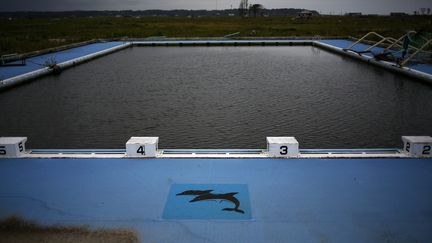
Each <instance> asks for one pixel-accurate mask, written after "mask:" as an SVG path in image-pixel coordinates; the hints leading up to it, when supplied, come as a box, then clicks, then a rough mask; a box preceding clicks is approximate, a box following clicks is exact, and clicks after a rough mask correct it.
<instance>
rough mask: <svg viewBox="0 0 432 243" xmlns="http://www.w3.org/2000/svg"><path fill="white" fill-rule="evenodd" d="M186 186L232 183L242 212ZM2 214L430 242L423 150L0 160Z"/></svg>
mask: <svg viewBox="0 0 432 243" xmlns="http://www.w3.org/2000/svg"><path fill="white" fill-rule="evenodd" d="M186 189H194V190H198V189H200V190H204V189H213V190H215V193H228V192H238V194H237V195H236V196H237V198H238V199H239V201H240V207H239V208H240V209H243V210H244V211H245V213H249V214H250V218H248V217H247V216H243V214H241V213H238V212H232V211H224V210H222V209H223V208H226V207H233V204H232V203H231V204H230V202H226V201H224V202H219V201H218V200H213V201H211V200H210V201H205V202H193V203H189V200H190V199H191V198H194V196H190V195H189V196H188V195H186V196H177V195H176V194H178V193H179V192H182V191H183V190H186ZM246 194H247V195H246ZM246 204H249V206H247V205H246ZM167 208H168V209H167ZM167 210H168V211H167ZM169 210H171V211H169ZM176 210H179V211H182V212H181V213H176V212H177V211H176ZM164 213H165V216H164ZM188 213H190V214H191V215H192V216H191V217H188V215H189V214H188ZM219 214H220V215H219ZM223 214H225V216H224V215H223ZM9 215H20V216H22V217H23V218H26V219H29V220H35V221H37V222H39V223H43V224H64V225H83V224H84V225H89V226H90V227H108V228H111V227H126V228H132V229H135V230H136V231H137V232H138V233H139V237H140V239H141V240H142V242H168V243H169V242H188V243H194V242H200V243H201V242H247V243H251V242H431V239H432V159H406V158H398V159H0V218H3V217H7V216H9ZM196 215H198V216H196ZM199 215H201V216H199ZM203 215H204V216H203ZM215 215H216V216H218V215H219V216H218V217H219V218H217V217H216V216H215ZM226 215H228V216H226ZM189 216H190V215H189Z"/></svg>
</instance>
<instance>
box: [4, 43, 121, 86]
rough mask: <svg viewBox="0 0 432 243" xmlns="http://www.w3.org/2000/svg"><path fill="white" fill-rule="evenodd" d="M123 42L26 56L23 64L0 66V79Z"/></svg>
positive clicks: (95, 44)
mask: <svg viewBox="0 0 432 243" xmlns="http://www.w3.org/2000/svg"><path fill="white" fill-rule="evenodd" d="M123 43H124V42H119V41H111V42H99V43H92V44H88V45H84V46H80V47H76V48H71V49H66V50H62V51H59V52H53V53H48V54H44V55H40V56H35V57H31V58H28V59H27V61H26V65H25V66H7V67H0V80H2V79H8V78H12V77H15V76H18V75H22V74H25V73H29V72H33V71H36V70H40V69H42V68H44V66H43V65H44V64H45V62H47V61H50V60H55V61H57V62H58V63H62V62H66V61H70V60H73V59H76V58H79V57H83V56H86V55H89V54H93V53H96V52H99V51H103V50H106V49H109V48H112V47H115V46H120V45H122V44H123Z"/></svg>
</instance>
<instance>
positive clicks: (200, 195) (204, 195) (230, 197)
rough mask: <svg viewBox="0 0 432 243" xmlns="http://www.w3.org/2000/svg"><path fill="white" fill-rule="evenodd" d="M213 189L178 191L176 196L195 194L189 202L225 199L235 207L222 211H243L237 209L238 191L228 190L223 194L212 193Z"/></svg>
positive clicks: (238, 205)
mask: <svg viewBox="0 0 432 243" xmlns="http://www.w3.org/2000/svg"><path fill="white" fill-rule="evenodd" d="M212 191H213V190H205V191H199V190H188V191H184V192H181V193H178V194H177V196H181V195H187V196H191V195H196V197H195V198H194V199H192V200H190V201H189V202H190V203H192V202H199V201H205V200H225V201H229V202H232V203H233V204H234V205H235V207H234V208H224V209H222V210H224V211H235V212H238V213H245V212H244V211H243V210H241V209H239V207H240V201H239V200H238V199H237V198H236V197H235V195H236V194H237V193H238V192H230V193H223V194H213V193H211V192H212Z"/></svg>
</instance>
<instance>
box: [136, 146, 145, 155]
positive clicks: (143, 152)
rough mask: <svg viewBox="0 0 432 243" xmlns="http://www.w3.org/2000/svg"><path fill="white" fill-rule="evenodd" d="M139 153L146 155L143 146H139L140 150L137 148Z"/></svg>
mask: <svg viewBox="0 0 432 243" xmlns="http://www.w3.org/2000/svg"><path fill="white" fill-rule="evenodd" d="M137 153H138V154H141V155H144V154H145V149H144V147H143V146H139V148H138V150H137Z"/></svg>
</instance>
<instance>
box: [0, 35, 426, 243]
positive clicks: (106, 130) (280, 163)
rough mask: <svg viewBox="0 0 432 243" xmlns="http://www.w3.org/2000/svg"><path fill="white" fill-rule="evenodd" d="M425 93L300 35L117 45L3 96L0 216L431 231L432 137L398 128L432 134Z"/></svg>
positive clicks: (133, 224) (236, 234) (150, 235)
mask: <svg viewBox="0 0 432 243" xmlns="http://www.w3.org/2000/svg"><path fill="white" fill-rule="evenodd" d="M344 41H346V40H327V41H326V43H324V41H323V42H322V43H323V44H326V45H332V46H333V47H332V48H340V49H341V48H345V47H346V46H344V45H345V44H343V43H344ZM195 42H197V41H195ZM230 42H231V43H230ZM236 42H237V44H235V43H236ZM263 42H264V44H263ZM276 42H278V43H277V44H278V45H280V44H281V43H283V42H284V41H274V40H273V41H259V42H256V41H255V42H252V43H251V45H254V44H258V45H266V44H269V43H270V44H271V43H273V44H275V45H276ZM179 43H184V42H179V41H177V42H176V41H174V42H173V41H167V42H157V43H153V42H142V43H141V44H142V45H150V46H153V45H167V44H179ZM191 43H192V42H191ZM191 43H190V44H191ZM239 43H240V42H239V41H226V42H223V44H224V45H225V44H232V45H238V44H239ZM290 43H292V44H293V45H295V44H304V41H302V40H300V41H286V42H285V43H284V44H287V45H289V44H290ZM309 43H311V42H309ZM197 44H201V45H211V44H221V43H219V42H217V41H215V42H214V43H210V42H209V41H208V40H204V41H198V43H197ZM242 44H245V45H249V43H248V42H247V41H245V42H242ZM105 45H108V46H99V45H97V44H96V45H93V46H92V48H96V47H97V48H102V49H98V50H97V51H96V53H99V54H100V55H104V54H109V53H111V51H116V50H117V48H118V49H124V48H126V47H127V46H128V44H127V43H123V42H119V43H114V44H113V43H111V44H105ZM182 45H184V44H182ZM338 45H343V46H338ZM81 48H83V49H79V50H80V52H82V53H81V54H80V56H79V57H78V58H81V59H79V60H77V59H76V57H77V56H70V53H71V50H66V51H65V53H57V54H58V55H57V57H58V58H64V59H59V60H64V61H65V62H66V63H68V64H67V65H65V66H68V65H71V66H73V65H75V64H77V63H79V62H81V61H86V60H87V59H89V58H93V57H92V55H93V54H94V53H95V51H90V52H88V50H87V49H86V47H85V46H84V47H81ZM111 48H115V49H111ZM194 48H195V47H194ZM196 50H202V51H201V52H198V53H197V52H196ZM100 51H102V53H100ZM72 53H73V51H72ZM99 54H98V55H99ZM227 54H228V55H227ZM207 56H211V57H212V58H210V59H209V58H207ZM162 57H165V59H162ZM39 58H40V57H39ZM362 58H367V57H362ZM259 60H260V61H259ZM287 60H289V61H287ZM364 60H366V61H367V60H368V59H364ZM34 61H35V62H37V61H36V60H34ZM39 61H40V60H39ZM42 61H43V59H42ZM263 63H264V64H265V65H262V64H263ZM93 64H94V65H93ZM215 66H221V67H224V68H223V70H218V69H217V68H215ZM421 67H422V68H423V67H424V66H421ZM15 68H16V69H13V71H11V70H12V69H9V68H8V69H7V70H8V71H7V72H2V73H1V74H2V75H5V73H10V74H11V75H12V76H11V78H8V79H7V80H9V81H10V80H13V79H14V78H17V77H18V78H17V79H21V78H29V77H35V76H33V75H36V76H38V75H40V74H45V73H48V72H50V71H49V70H47V69H43V68H41V67H40V66H38V65H36V66H33V67H31V66H29V67H15ZM20 68H21V69H20ZM26 68H28V69H26ZM125 68H128V69H129V70H131V69H132V70H134V72H126V73H125V72H123V70H124V69H125ZM313 69H315V71H317V70H318V72H314V71H313V72H311V70H313ZM390 69H391V68H390ZM3 70H4V69H2V70H1V71H3ZM173 70H174V71H173ZM329 70H331V71H329ZM425 70H426V73H424V72H422V73H423V74H424V75H428V74H427V71H428V70H429V67H428V66H426V68H425V69H424V70H423V71H425ZM197 71H198V72H199V73H196V72H197ZM14 72H15V74H13V73H14ZM29 72H30V73H29ZM416 72H417V71H416ZM419 72H420V71H419ZM431 73H432V72H431ZM423 74H422V75H423ZM16 75H18V76H16ZM22 75H24V76H22ZM81 75H83V76H81ZM86 75H87V76H86ZM123 75H126V76H123ZM182 75H183V76H182ZM415 75H417V74H415ZM424 75H423V76H422V77H427V76H424ZM149 77H151V78H149ZM185 77H189V78H185ZM221 77H223V78H221ZM233 77H235V78H234V79H233ZM239 77H244V78H239ZM335 77H337V78H338V79H339V80H335ZM17 79H15V80H17ZM3 84H4V83H3ZM179 84H181V85H179ZM430 93H431V89H430V86H427V85H425V84H423V83H419V82H415V81H414V80H412V79H408V78H406V77H401V76H400V75H397V74H396V75H395V74H393V73H389V72H385V71H383V70H381V69H377V68H373V67H371V66H366V65H364V64H362V63H357V62H354V61H353V60H351V59H347V58H343V57H340V56H335V55H333V54H331V53H327V52H325V51H321V50H320V49H317V48H315V47H311V46H309V47H265V48H262V47H260V48H254V47H211V49H208V48H207V49H206V48H204V49H199V48H198V49H189V48H184V47H182V49H180V48H175V47H173V48H169V49H155V48H147V49H146V48H142V49H138V48H137V49H136V50H135V48H133V49H132V50H130V49H127V50H123V51H121V52H116V53H114V54H111V55H109V56H106V57H104V58H101V59H97V60H95V61H92V62H91V63H88V64H86V65H82V66H77V67H75V68H73V69H70V70H66V71H64V72H63V73H62V74H61V75H60V76H47V77H45V78H40V79H38V80H37V81H35V82H31V83H28V84H26V85H23V86H19V87H17V88H14V89H10V90H7V91H6V92H3V93H1V94H0V102H1V104H2V110H3V111H2V113H3V114H6V116H1V118H0V133H1V134H0V136H2V137H0V218H4V217H7V216H10V215H19V216H21V217H23V218H25V219H29V220H35V221H36V222H39V223H43V224H62V225H83V224H84V225H89V226H90V227H129V228H132V229H134V230H136V231H137V232H138V233H139V236H140V239H141V240H142V241H143V242H280V241H293V242H387V241H396V242H399V241H401V242H427V241H428V240H430V239H431V238H432V234H431V231H430V228H431V227H432V220H431V217H430V212H431V211H432V209H431V205H432V196H431V194H430V191H432V179H431V178H432V176H431V175H432V163H431V162H432V158H431V146H432V137H429V136H404V137H403V138H402V140H401V139H400V136H401V135H427V134H431V130H430V129H431V126H430V121H431V117H430V115H431V114H432V112H430V105H429V104H430V99H431V95H430ZM233 104H235V105H233ZM182 114H185V115H182ZM159 115H161V116H159ZM272 117H273V119H272ZM191 128H192V129H191ZM194 129H195V130H194ZM405 133H406V134H405ZM272 135H273V136H277V137H269V136H272ZM293 135H294V136H296V138H297V139H298V140H297V139H296V138H294V137H280V136H293ZM3 136H7V137H3ZM12 136H22V137H12ZM27 136H28V138H27ZM131 136H146V137H132V138H130V137H131ZM148 136H155V137H148ZM159 136H160V147H159ZM265 137H267V139H265ZM27 140H28V141H27ZM26 142H27V143H26ZM26 145H29V146H26ZM36 147H40V148H45V149H35V148H36ZM109 147H113V148H116V149H97V148H109ZM169 147H173V148H177V149H170V148H169ZM247 147H252V148H253V149H244V148H247ZM317 147H324V148H329V149H316V148H317ZM332 147H333V148H332ZM354 147H357V148H360V149H353V148H354ZM377 147H390V148H377ZM54 148H62V149H54ZM64 148H72V149H64ZM79 148H81V149H79ZM167 148H168V149H167ZM179 148H181V149H179ZM187 148H192V149H187ZM201 148H213V149H201ZM221 148H230V149H221ZM236 148H240V149H236ZM341 148H345V149H341Z"/></svg>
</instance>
